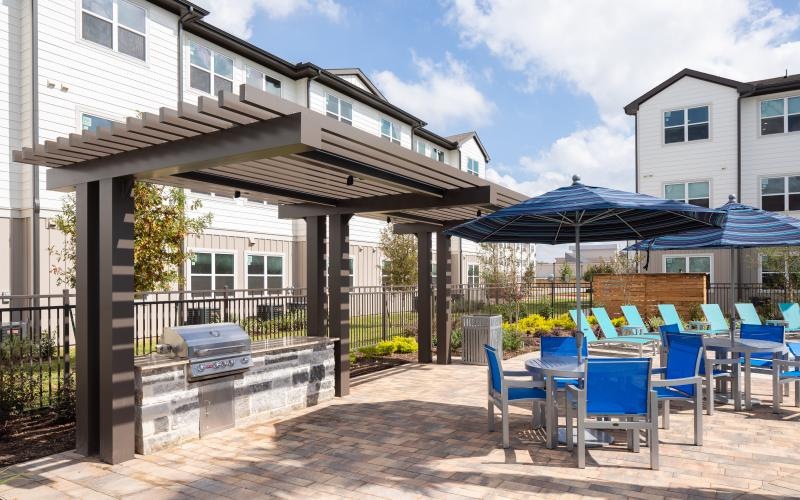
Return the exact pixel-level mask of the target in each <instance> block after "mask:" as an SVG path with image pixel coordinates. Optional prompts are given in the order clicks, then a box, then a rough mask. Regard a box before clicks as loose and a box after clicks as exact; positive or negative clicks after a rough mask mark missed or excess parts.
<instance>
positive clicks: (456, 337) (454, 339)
mask: <svg viewBox="0 0 800 500" xmlns="http://www.w3.org/2000/svg"><path fill="white" fill-rule="evenodd" d="M463 337H464V335H463V333H462V332H461V328H453V331H452V332H451V333H450V350H451V351H455V350H456V349H459V348H460V347H461V345H462V342H463Z"/></svg>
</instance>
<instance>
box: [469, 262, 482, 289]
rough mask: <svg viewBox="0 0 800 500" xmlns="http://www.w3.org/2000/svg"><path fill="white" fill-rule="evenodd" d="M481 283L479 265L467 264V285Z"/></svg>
mask: <svg viewBox="0 0 800 500" xmlns="http://www.w3.org/2000/svg"><path fill="white" fill-rule="evenodd" d="M480 283H481V276H480V267H478V264H469V265H468V266H467V286H470V287H474V286H478V285H480Z"/></svg>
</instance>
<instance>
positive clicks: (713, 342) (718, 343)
mask: <svg viewBox="0 0 800 500" xmlns="http://www.w3.org/2000/svg"><path fill="white" fill-rule="evenodd" d="M703 345H704V347H705V348H706V349H707V350H711V351H715V352H718V351H723V352H731V353H735V354H741V355H743V356H744V402H745V409H747V410H751V409H752V408H753V399H752V391H751V383H750V356H751V355H752V354H753V353H773V355H774V357H778V356H779V355H782V354H786V352H788V349H787V348H786V344H783V343H781V342H770V341H768V340H758V339H741V338H738V339H735V340H734V341H733V343H731V340H730V339H729V338H719V337H717V338H714V337H707V338H705V339H703ZM741 399H742V395H741V393H739V391H736V394H734V399H733V404H734V409H735V410H736V411H739V410H741V409H742V403H741Z"/></svg>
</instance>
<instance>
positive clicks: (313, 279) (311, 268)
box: [306, 217, 326, 337]
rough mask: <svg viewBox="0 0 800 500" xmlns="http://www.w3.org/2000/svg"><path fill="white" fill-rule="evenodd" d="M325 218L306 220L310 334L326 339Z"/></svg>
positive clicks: (309, 218)
mask: <svg viewBox="0 0 800 500" xmlns="http://www.w3.org/2000/svg"><path fill="white" fill-rule="evenodd" d="M325 233H326V231H325V217H308V218H306V278H307V283H306V289H307V292H306V293H308V305H307V306H306V307H307V308H308V311H307V318H308V334H309V335H310V336H314V337H324V336H325V334H326V331H325V267H324V262H325Z"/></svg>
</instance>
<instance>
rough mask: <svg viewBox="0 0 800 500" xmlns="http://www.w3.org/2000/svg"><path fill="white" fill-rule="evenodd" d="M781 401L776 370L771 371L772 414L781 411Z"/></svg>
mask: <svg viewBox="0 0 800 500" xmlns="http://www.w3.org/2000/svg"><path fill="white" fill-rule="evenodd" d="M782 399H783V387H781V383H780V379H779V378H778V370H776V369H773V370H772V412H773V413H779V412H780V411H781V402H782V401H781V400H782Z"/></svg>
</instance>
